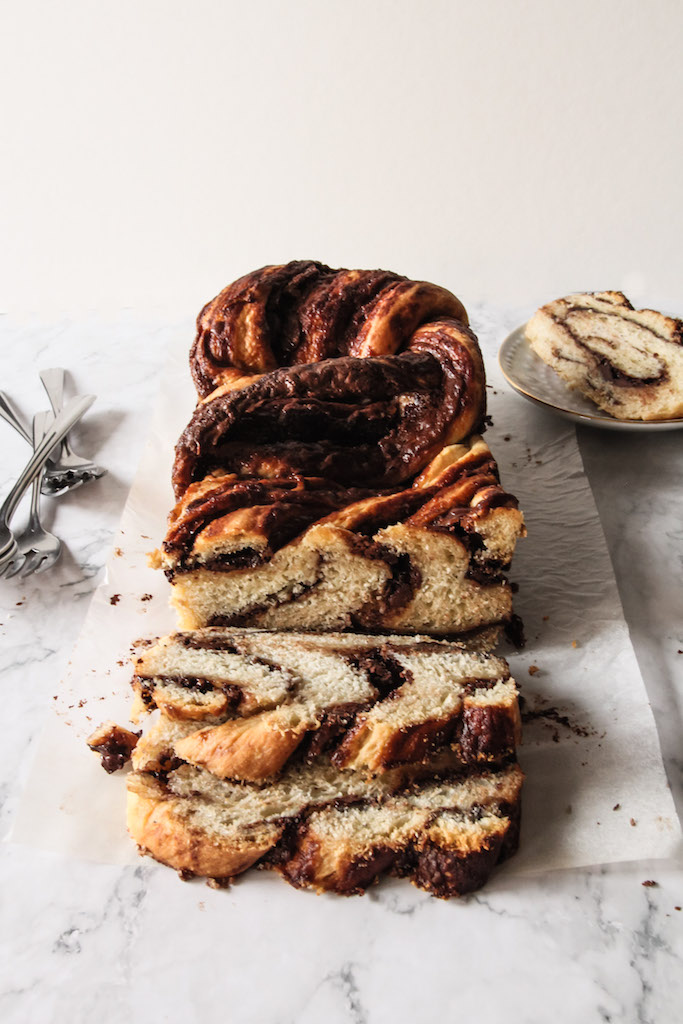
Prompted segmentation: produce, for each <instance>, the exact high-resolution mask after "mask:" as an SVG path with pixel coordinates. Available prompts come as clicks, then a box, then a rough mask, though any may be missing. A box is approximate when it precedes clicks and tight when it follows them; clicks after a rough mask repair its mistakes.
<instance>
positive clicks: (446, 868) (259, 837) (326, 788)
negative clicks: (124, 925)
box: [128, 762, 522, 896]
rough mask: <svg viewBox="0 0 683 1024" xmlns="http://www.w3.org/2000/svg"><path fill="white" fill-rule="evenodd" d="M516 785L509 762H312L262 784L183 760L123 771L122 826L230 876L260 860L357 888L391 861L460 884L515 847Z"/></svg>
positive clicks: (427, 882) (403, 870) (171, 854)
mask: <svg viewBox="0 0 683 1024" xmlns="http://www.w3.org/2000/svg"><path fill="white" fill-rule="evenodd" d="M521 785H522V773H521V771H520V769H519V767H518V766H517V765H516V764H510V765H508V766H505V767H501V768H498V769H494V770H491V769H486V770H478V771H473V772H471V773H469V774H466V775H457V774H455V775H451V776H450V777H448V778H437V779H434V778H430V777H429V772H428V771H424V772H423V777H422V778H418V777H416V776H415V774H413V775H412V777H411V776H410V775H409V774H406V773H405V772H403V773H401V772H400V771H398V770H395V771H394V772H393V773H389V774H387V775H385V776H382V777H380V778H377V779H371V780H368V779H367V778H366V777H365V776H364V775H362V774H360V773H358V772H340V771H338V770H336V769H335V768H334V767H333V766H332V765H330V764H324V763H322V762H317V763H316V764H315V765H296V766H292V767H290V768H288V769H287V771H286V772H285V774H284V775H283V776H282V777H281V778H280V779H279V780H278V781H277V782H274V783H271V784H269V785H267V786H264V787H259V786H255V785H253V784H248V783H243V784H236V783H232V782H224V781H221V780H218V779H216V778H215V777H214V776H212V775H211V774H209V773H208V772H206V771H203V770H202V769H199V768H194V767H191V766H189V765H183V766H181V767H179V768H176V769H174V770H171V771H169V772H167V773H163V774H161V775H152V774H149V773H145V772H141V771H137V772H134V773H133V774H132V775H130V776H129V779H128V793H129V796H128V828H129V831H130V833H131V835H132V837H133V838H134V839H135V840H136V842H137V843H138V845H139V847H140V850H141V852H143V853H149V854H151V855H152V856H153V857H155V858H156V859H157V860H160V861H162V862H163V863H165V864H168V865H170V866H171V867H174V868H176V869H177V870H179V871H181V872H182V873H184V874H194V875H202V876H207V877H209V878H211V879H216V880H218V881H225V880H229V879H231V878H233V877H234V876H235V875H238V874H240V873H241V872H243V871H245V870H246V869H247V868H249V867H250V866H252V865H253V864H255V863H257V862H260V864H262V865H263V866H266V867H275V868H276V869H277V870H278V871H279V872H280V873H281V874H282V875H283V877H284V878H286V879H287V880H288V881H290V882H291V883H292V884H294V885H297V886H311V887H313V888H315V889H317V890H318V891H332V892H338V893H356V892H362V891H363V890H364V889H365V888H366V887H367V885H369V884H370V883H371V882H372V881H373V880H374V879H375V878H376V877H377V876H378V875H379V874H380V873H382V872H385V871H388V870H392V871H394V872H395V873H397V874H401V875H404V876H408V877H410V878H411V880H412V881H413V882H414V883H415V884H416V885H417V886H419V887H420V888H422V889H426V890H427V891H428V892H432V893H434V894H435V895H437V896H456V895H460V894H462V893H466V892H469V891H471V890H473V889H476V888H478V887H479V886H480V885H482V884H483V883H484V882H485V881H486V879H487V877H488V875H489V874H490V872H491V870H492V868H493V867H494V866H495V864H496V863H497V862H499V861H500V860H502V859H503V858H504V857H506V856H509V855H510V854H512V853H514V851H515V849H516V847H517V841H518V830H519V814H520V793H521Z"/></svg>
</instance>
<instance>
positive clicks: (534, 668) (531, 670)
mask: <svg viewBox="0 0 683 1024" xmlns="http://www.w3.org/2000/svg"><path fill="white" fill-rule="evenodd" d="M540 671H541V670H540V669H539V667H538V665H529V675H530V676H535V675H536V673H537V672H540Z"/></svg>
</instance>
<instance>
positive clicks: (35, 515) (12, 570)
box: [4, 412, 62, 579]
mask: <svg viewBox="0 0 683 1024" xmlns="http://www.w3.org/2000/svg"><path fill="white" fill-rule="evenodd" d="M52 419H53V417H52V416H51V414H50V413H49V412H37V413H36V415H35V416H34V417H33V447H34V449H36V448H37V447H38V446H39V444H40V442H41V441H42V440H43V437H44V436H45V432H46V431H47V428H48V426H49V424H50V423H51V422H52ZM44 472H45V469H44V468H43V469H41V470H39V472H38V475H37V476H36V478H35V480H34V481H33V484H32V490H31V511H30V513H29V519H28V526H27V527H26V529H25V530H24V531H23V533H21V534H20V535H19V536H18V537H15V540H16V542H17V552H16V554H15V556H14V557H13V559H12V561H11V562H10V563H9V565H8V566H7V568H6V569H5V573H4V577H5V579H9V578H10V576H15V575H16V574H17V573H18V572H19V571H21V576H22V579H23V578H24V577H25V576H30V575H31V574H32V573H34V572H36V573H37V572H45V570H46V569H51V568H52V566H53V565H54V564H55V562H56V561H57V559H58V558H59V556H60V555H61V553H62V542H61V540H60V539H59V537H55V535H54V533H49V532H48V531H47V530H45V529H44V528H43V526H42V524H41V522H40V508H39V506H40V482H41V479H42V476H43V473H44Z"/></svg>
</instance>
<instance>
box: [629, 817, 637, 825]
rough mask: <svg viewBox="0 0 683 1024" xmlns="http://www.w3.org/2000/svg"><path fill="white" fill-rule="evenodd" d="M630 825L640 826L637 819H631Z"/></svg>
mask: <svg viewBox="0 0 683 1024" xmlns="http://www.w3.org/2000/svg"><path fill="white" fill-rule="evenodd" d="M630 824H631V825H637V824H638V822H637V821H636V819H635V818H631V821H630Z"/></svg>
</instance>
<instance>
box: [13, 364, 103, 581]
mask: <svg viewBox="0 0 683 1024" xmlns="http://www.w3.org/2000/svg"><path fill="white" fill-rule="evenodd" d="M40 379H41V381H42V383H43V386H44V388H45V390H46V392H47V394H48V397H49V399H50V404H51V406H52V412H53V414H54V415H51V414H50V413H48V412H39V413H36V415H35V416H34V417H33V424H32V430H30V429H29V427H28V425H27V424H26V423H25V422H24V421H23V418H22V416H21V413H20V412H19V410H18V409H17V408H16V407H15V406H14V404H13V402H12V400H11V399H10V398H9V396H8V395H6V394H5V393H4V392H1V391H0V415H1V416H2V417H3V419H5V420H7V422H8V423H9V424H10V425H11V426H13V427H14V429H15V430H16V431H17V432H18V433H19V434H21V436H22V437H23V438H24V440H25V441H27V442H28V443H29V444H30V445H31V446H32V447H33V449H34V451H33V456H32V457H31V459H30V460H29V462H28V463H27V465H26V467H25V469H24V471H23V472H22V474H21V475H20V477H19V479H18V480H17V482H16V484H15V485H14V487H13V488H12V490H11V491H10V493H9V494H8V495H7V497H6V498H5V501H4V502H3V504H2V506H0V577H2V578H4V579H8V578H9V577H10V576H16V575H17V574H19V573H20V574H21V576H22V577H26V576H30V575H31V574H33V573H39V572H45V571H46V570H47V569H49V568H51V567H52V566H53V565H54V564H55V562H56V561H57V560H58V558H59V556H60V554H61V551H62V542H61V541H60V539H59V538H58V537H55V535H54V534H52V533H50V532H49V531H47V530H45V529H44V527H43V526H42V524H41V522H40V508H39V506H40V495H41V493H42V494H48V495H51V496H52V497H56V496H57V495H60V494H65V493H66V492H68V491H71V490H73V489H74V488H76V487H80V486H81V485H82V484H84V483H87V482H89V481H91V480H97V479H98V478H99V477H101V476H103V475H104V474H105V473H106V470H105V469H103V468H102V467H101V466H98V465H96V464H95V463H94V462H92V461H91V460H89V459H82V458H80V457H79V456H78V455H76V454H75V453H74V451H73V449H72V448H71V445H70V443H69V439H68V433H69V431H70V430H71V428H72V427H73V426H74V424H75V423H77V422H78V420H79V419H80V418H81V417H82V416H83V415H84V413H85V412H86V410H87V409H88V408H89V407H90V406H91V405H92V403H93V402H94V401H95V396H94V395H83V396H81V397H79V398H74V399H72V401H70V402H69V403H67V405H66V406H64V404H63V395H64V370H62V369H53V370H43V371H42V372H41V374H40ZM29 486H32V491H31V507H30V512H29V520H28V524H27V526H26V528H25V529H24V530H23V531H22V532H21V533H20V534H19V535H17V536H15V535H14V534H13V533H12V531H11V529H10V525H9V524H10V520H11V518H12V516H13V515H14V512H15V511H16V509H17V507H18V505H19V502H20V501H21V498H22V497H23V495H24V493H25V491H26V490H27V489H28V487H29Z"/></svg>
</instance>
